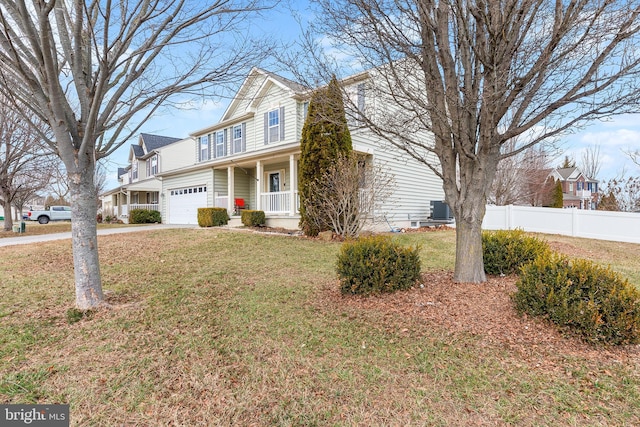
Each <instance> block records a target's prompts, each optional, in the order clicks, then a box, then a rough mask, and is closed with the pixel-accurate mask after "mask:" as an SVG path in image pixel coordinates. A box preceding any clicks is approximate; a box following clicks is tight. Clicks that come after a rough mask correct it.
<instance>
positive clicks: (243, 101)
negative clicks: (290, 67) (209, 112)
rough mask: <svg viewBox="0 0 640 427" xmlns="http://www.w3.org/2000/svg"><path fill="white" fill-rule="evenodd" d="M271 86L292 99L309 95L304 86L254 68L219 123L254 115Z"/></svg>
mask: <svg viewBox="0 0 640 427" xmlns="http://www.w3.org/2000/svg"><path fill="white" fill-rule="evenodd" d="M273 86H276V87H278V88H280V89H282V90H284V91H285V92H286V93H287V94H288V95H289V96H290V97H292V98H294V97H303V96H305V94H308V93H309V89H308V88H307V87H305V86H304V85H301V84H299V83H296V82H294V81H292V80H289V79H287V78H285V77H282V76H279V75H277V74H274V73H271V72H269V71H265V70H262V69H260V68H257V67H254V68H253V69H252V70H251V72H250V73H249V75H248V76H247V78H246V79H245V80H244V82H243V83H242V85H241V86H240V89H239V90H238V92H237V93H236V95H235V96H234V98H233V100H232V101H231V103H230V104H229V106H228V107H227V109H226V110H225V112H224V114H223V115H222V118H221V119H220V122H226V121H229V120H231V119H233V118H234V117H236V116H245V115H247V114H250V113H255V111H256V108H257V106H258V105H259V104H260V102H261V101H262V100H263V99H264V97H265V96H266V95H267V93H268V92H269V89H270V88H272V87H273Z"/></svg>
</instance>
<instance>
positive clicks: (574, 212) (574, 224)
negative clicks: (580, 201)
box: [571, 208, 578, 237]
mask: <svg viewBox="0 0 640 427" xmlns="http://www.w3.org/2000/svg"><path fill="white" fill-rule="evenodd" d="M571 235H572V236H573V237H576V236H577V235H578V209H577V208H571Z"/></svg>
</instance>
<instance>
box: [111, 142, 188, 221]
mask: <svg viewBox="0 0 640 427" xmlns="http://www.w3.org/2000/svg"><path fill="white" fill-rule="evenodd" d="M192 147H193V141H192V140H191V139H189V138H187V139H180V138H171V137H167V136H159V135H151V134H147V133H143V134H140V136H139V137H138V143H137V144H133V145H131V148H130V150H129V159H128V162H129V165H128V166H127V167H126V168H118V182H119V184H120V185H119V186H118V187H116V188H114V189H111V190H109V191H107V192H105V193H103V194H102V195H101V196H100V198H101V199H102V212H103V214H105V215H115V216H117V217H118V218H121V219H126V218H127V217H128V213H129V211H130V210H131V209H150V210H160V206H159V198H160V194H161V193H162V183H161V181H160V179H159V178H158V175H159V173H160V172H161V171H162V170H168V169H175V168H177V167H180V166H181V165H183V164H185V163H186V162H189V161H191V157H192V156H191V155H190V154H191V152H192Z"/></svg>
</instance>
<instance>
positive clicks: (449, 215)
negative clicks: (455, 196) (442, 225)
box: [431, 200, 453, 221]
mask: <svg viewBox="0 0 640 427" xmlns="http://www.w3.org/2000/svg"><path fill="white" fill-rule="evenodd" d="M431 219H432V220H434V221H449V220H451V219H453V212H451V209H449V205H447V204H446V203H445V202H444V200H432V201H431Z"/></svg>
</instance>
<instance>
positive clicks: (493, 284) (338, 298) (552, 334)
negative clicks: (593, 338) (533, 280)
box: [327, 271, 640, 369]
mask: <svg viewBox="0 0 640 427" xmlns="http://www.w3.org/2000/svg"><path fill="white" fill-rule="evenodd" d="M516 280H517V278H516V277H515V276H508V277H491V276H489V277H488V280H487V282H486V283H482V284H471V283H455V282H454V281H453V274H452V273H451V272H447V271H441V272H438V271H435V272H428V273H423V274H422V276H421V284H420V286H417V287H415V288H413V289H410V290H408V291H402V292H395V293H392V294H384V295H375V296H369V297H362V296H345V295H342V294H341V293H340V290H339V285H338V284H337V283H336V284H335V286H331V287H330V288H329V289H327V299H328V300H329V302H330V304H331V305H332V306H334V307H336V309H337V308H338V307H343V308H347V307H348V308H349V309H350V310H351V311H356V312H357V311H362V312H371V311H373V310H375V311H376V312H378V313H382V314H383V315H384V318H385V320H388V321H389V324H388V325H386V326H387V327H390V328H398V329H400V331H401V332H406V333H411V334H417V335H420V332H421V329H422V328H430V327H431V328H435V329H439V330H444V331H447V332H448V333H450V334H454V335H455V334H471V335H473V336H475V337H477V338H479V339H480V342H481V343H482V344H483V345H487V346H491V347H502V348H504V349H507V350H509V351H512V352H515V353H516V354H519V356H520V357H521V359H522V361H523V362H528V363H530V364H531V366H532V367H537V368H540V367H542V368H543V369H562V366H561V362H562V359H563V358H566V357H579V358H584V359H588V360H592V361H594V362H598V361H608V362H615V361H618V362H620V363H640V346H639V345H634V346H620V347H604V346H594V345H590V344H587V343H585V342H583V341H581V340H579V339H578V338H574V337H566V336H563V335H562V334H561V333H560V332H559V331H558V329H557V328H556V327H555V326H554V325H551V324H549V323H548V322H545V321H544V320H542V319H537V318H532V317H529V316H526V315H524V316H520V315H518V313H517V312H516V310H515V308H514V306H513V303H512V302H511V298H510V295H511V294H512V293H513V292H515V290H516V287H515V282H516Z"/></svg>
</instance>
